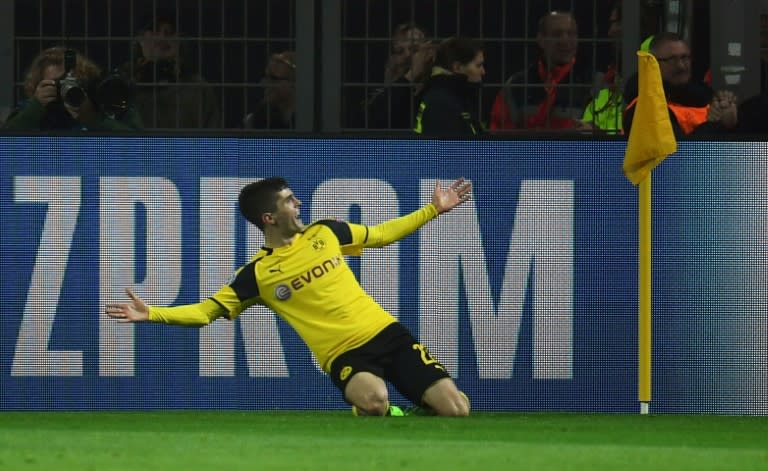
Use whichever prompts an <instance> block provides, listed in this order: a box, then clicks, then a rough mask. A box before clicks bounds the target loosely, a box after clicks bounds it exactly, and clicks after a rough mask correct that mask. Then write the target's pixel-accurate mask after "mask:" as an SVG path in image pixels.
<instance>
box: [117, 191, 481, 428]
mask: <svg viewBox="0 0 768 471" xmlns="http://www.w3.org/2000/svg"><path fill="white" fill-rule="evenodd" d="M471 191H472V185H471V183H469V182H467V181H465V180H464V179H463V178H459V179H458V180H456V181H454V182H453V183H451V184H450V185H449V186H448V188H442V187H441V186H440V182H439V181H438V182H436V183H435V189H434V192H433V194H432V202H431V203H430V204H427V205H426V206H424V207H422V208H421V209H418V210H416V211H414V212H412V213H410V214H407V215H405V216H401V217H399V218H395V219H392V220H389V221H386V222H384V223H382V224H379V225H377V226H372V227H367V226H364V225H359V224H352V223H348V222H342V221H335V220H321V221H317V222H315V223H314V224H311V225H309V226H305V225H304V224H303V223H302V221H301V219H300V218H299V214H300V207H301V201H299V199H298V198H296V196H295V195H294V194H293V192H292V191H291V189H290V188H288V185H287V183H286V181H285V180H284V179H283V178H280V177H272V178H267V179H264V180H261V181H258V182H255V183H250V184H248V185H246V186H245V187H244V188H243V189H242V190H241V191H240V195H239V206H240V212H241V213H242V214H243V216H244V217H245V219H247V220H248V221H249V222H251V223H252V224H255V225H256V226H257V227H258V228H259V229H261V230H262V231H263V232H264V247H262V249H261V250H260V251H259V252H258V253H257V254H256V255H255V256H254V257H253V258H252V259H251V261H250V262H248V263H247V264H246V265H244V266H243V267H241V268H239V269H238V270H237V271H236V272H235V275H234V277H233V278H232V279H231V280H230V281H229V282H228V283H227V284H225V285H224V286H222V287H221V289H219V291H218V292H217V293H216V294H214V295H213V296H212V297H211V298H209V299H206V300H205V301H202V302H200V303H196V304H188V305H182V306H174V307H160V306H147V305H146V304H145V303H144V301H143V300H142V299H141V298H140V297H139V296H137V295H136V294H135V293H134V292H133V291H132V290H131V289H130V288H128V289H126V292H127V294H128V296H129V297H130V302H128V303H110V304H107V306H106V313H107V315H108V316H110V317H112V318H115V319H117V321H118V322H142V321H153V322H163V323H166V324H180V325H187V326H198V327H199V326H204V325H207V324H209V323H210V322H211V321H213V320H215V319H217V318H219V317H224V318H227V319H230V320H233V319H235V318H236V317H237V316H238V315H240V313H242V312H243V311H244V310H245V309H246V308H248V307H249V306H252V305H254V304H262V305H265V306H267V307H269V308H270V309H272V310H273V311H274V312H276V313H277V314H278V315H279V316H281V317H282V318H283V319H284V320H285V321H286V322H288V324H290V325H291V327H293V329H295V330H296V332H297V333H298V334H299V335H300V336H301V338H302V339H303V340H304V342H306V344H307V346H309V348H310V350H312V352H313V353H314V355H315V357H316V358H317V361H318V362H319V364H320V366H321V367H322V368H323V371H325V372H326V373H328V374H329V375H330V376H331V379H332V380H333V383H334V384H335V385H336V386H337V387H338V388H339V389H340V390H341V391H342V393H343V395H344V399H345V400H346V401H347V402H348V403H350V404H351V405H352V411H353V412H354V413H355V414H356V415H379V416H381V415H403V412H402V410H401V409H400V408H398V407H397V406H390V404H389V398H388V394H387V387H386V383H385V381H389V382H390V383H391V384H392V385H393V386H394V387H395V388H397V390H398V391H400V392H401V393H402V394H403V396H405V397H406V398H408V400H410V401H411V402H413V403H414V404H415V405H416V406H417V407H420V408H422V409H421V410H426V411H429V412H430V413H432V414H435V415H441V416H466V415H468V414H469V400H468V399H467V397H466V396H465V395H464V394H463V393H462V392H461V391H459V390H458V389H457V388H456V384H455V383H454V382H453V380H452V379H451V377H450V375H449V374H448V372H447V371H446V370H445V368H444V367H443V366H442V365H441V364H440V363H439V362H438V361H437V360H436V359H434V358H433V357H432V356H431V355H430V354H429V352H428V351H427V349H426V347H424V346H423V345H422V344H420V343H419V342H418V341H417V340H416V339H415V338H414V337H413V336H412V335H411V334H410V332H408V330H407V329H406V328H405V327H404V326H403V325H402V324H400V323H399V322H397V320H396V319H395V318H394V317H393V316H392V315H391V314H389V313H388V312H386V311H385V310H384V309H383V308H382V307H381V306H379V304H378V303H376V301H374V300H373V298H371V297H370V296H369V295H368V294H367V293H366V292H365V291H364V290H363V289H362V287H361V286H360V284H359V283H358V281H357V279H356V278H355V276H354V273H353V272H352V270H350V268H349V266H348V265H347V263H346V261H345V259H344V255H360V254H361V253H362V251H363V249H364V248H367V247H383V246H385V245H387V244H391V243H393V242H396V241H398V240H400V239H402V238H403V237H405V236H407V235H409V234H411V233H412V232H414V231H416V230H417V229H418V228H419V227H421V226H422V225H424V224H426V223H427V222H429V221H430V220H431V219H434V218H435V217H437V216H438V215H439V214H441V213H444V212H447V211H450V210H451V209H453V208H455V207H456V206H459V205H460V204H462V203H464V202H465V201H467V200H468V199H469V198H470V195H471Z"/></svg>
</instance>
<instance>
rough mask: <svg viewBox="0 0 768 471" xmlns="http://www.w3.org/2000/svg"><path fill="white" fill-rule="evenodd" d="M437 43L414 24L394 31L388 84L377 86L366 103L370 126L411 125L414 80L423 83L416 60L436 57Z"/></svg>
mask: <svg viewBox="0 0 768 471" xmlns="http://www.w3.org/2000/svg"><path fill="white" fill-rule="evenodd" d="M434 50H435V46H434V45H433V44H432V43H431V42H429V41H427V40H426V39H425V34H424V30H423V29H422V28H421V27H419V26H416V25H414V24H401V25H399V26H397V27H396V28H395V30H394V31H393V32H392V40H391V43H390V55H389V58H388V59H387V65H386V68H385V70H384V85H383V86H382V87H378V88H376V89H374V90H373V92H372V93H371V94H370V95H369V96H368V98H367V99H366V100H365V103H364V107H365V113H366V116H367V119H368V127H370V128H380V129H411V128H413V118H414V114H415V111H416V106H415V104H416V101H415V97H414V95H415V93H416V92H417V90H415V88H414V84H419V83H420V80H419V78H417V77H416V75H417V74H418V71H414V64H417V66H419V65H420V64H421V63H423V62H424V61H425V57H424V56H425V54H427V53H429V52H431V53H432V57H434Z"/></svg>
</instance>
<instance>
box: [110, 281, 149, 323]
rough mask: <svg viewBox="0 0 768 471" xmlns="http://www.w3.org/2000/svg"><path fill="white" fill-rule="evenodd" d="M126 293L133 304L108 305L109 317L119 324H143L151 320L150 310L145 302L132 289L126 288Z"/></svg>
mask: <svg viewBox="0 0 768 471" xmlns="http://www.w3.org/2000/svg"><path fill="white" fill-rule="evenodd" d="M125 293H126V294H127V295H128V297H129V298H131V302H130V303H112V304H107V310H106V312H107V315H108V316H109V317H111V318H113V319H117V322H143V321H146V320H149V308H148V307H147V305H146V304H145V303H144V301H143V300H142V299H141V298H140V297H138V296H137V295H136V293H134V292H133V290H132V289H131V288H126V289H125Z"/></svg>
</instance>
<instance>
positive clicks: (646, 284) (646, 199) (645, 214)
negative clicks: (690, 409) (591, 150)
mask: <svg viewBox="0 0 768 471" xmlns="http://www.w3.org/2000/svg"><path fill="white" fill-rule="evenodd" d="M652 174H653V172H648V175H647V176H646V177H645V178H644V179H643V180H642V181H641V182H640V184H639V186H638V303H637V307H638V323H637V325H638V333H637V346H638V355H637V358H638V362H637V373H638V381H637V397H638V400H639V401H640V414H643V415H645V414H648V406H649V403H650V402H651V337H652V331H651V313H652V310H653V309H652V301H651V300H652V297H651V284H652V283H651V282H652V276H651V272H652V263H651V245H652V235H653V231H652V230H651V229H652V228H651V193H652V192H651V175H652Z"/></svg>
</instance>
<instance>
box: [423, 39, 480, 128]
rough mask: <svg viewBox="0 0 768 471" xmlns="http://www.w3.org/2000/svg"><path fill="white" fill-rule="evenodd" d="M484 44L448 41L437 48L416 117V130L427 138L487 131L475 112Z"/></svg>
mask: <svg viewBox="0 0 768 471" xmlns="http://www.w3.org/2000/svg"><path fill="white" fill-rule="evenodd" d="M484 62H485V57H484V55H483V45H482V44H481V43H480V42H479V41H476V40H474V39H468V38H458V37H455V38H449V39H446V40H445V41H443V42H442V43H441V44H440V46H439V47H438V49H437V55H436V57H435V64H434V67H432V74H431V76H430V77H429V79H428V81H427V84H426V86H425V87H424V91H423V92H422V94H421V100H420V104H419V109H418V112H417V114H416V127H415V128H414V131H415V132H416V133H418V134H424V135H441V134H442V135H476V134H479V133H481V132H483V130H484V128H483V126H482V124H481V123H480V122H479V121H478V119H477V118H476V116H475V113H473V112H472V110H473V109H476V107H477V94H478V91H479V89H480V86H481V84H482V81H483V75H485V65H484Z"/></svg>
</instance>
